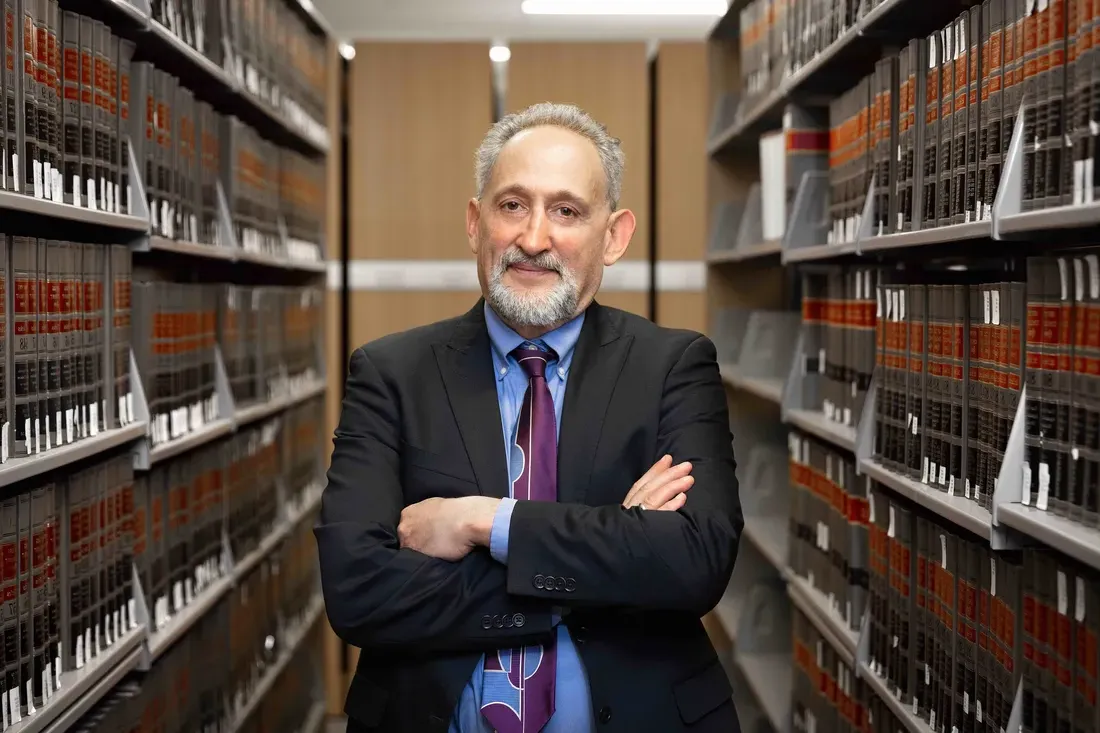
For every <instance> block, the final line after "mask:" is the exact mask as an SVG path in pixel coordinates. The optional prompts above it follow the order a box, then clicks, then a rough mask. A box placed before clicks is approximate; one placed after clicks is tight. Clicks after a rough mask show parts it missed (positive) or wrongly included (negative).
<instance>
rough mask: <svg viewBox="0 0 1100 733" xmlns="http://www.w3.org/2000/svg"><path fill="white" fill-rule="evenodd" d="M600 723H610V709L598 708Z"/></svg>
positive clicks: (605, 707)
mask: <svg viewBox="0 0 1100 733" xmlns="http://www.w3.org/2000/svg"><path fill="white" fill-rule="evenodd" d="M600 722H601V723H610V722H611V708H609V707H607V706H606V705H605V706H604V707H602V708H600Z"/></svg>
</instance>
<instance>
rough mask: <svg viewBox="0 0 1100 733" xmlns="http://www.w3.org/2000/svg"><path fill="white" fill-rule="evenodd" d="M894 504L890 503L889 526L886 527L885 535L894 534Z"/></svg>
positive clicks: (891, 536) (890, 535)
mask: <svg viewBox="0 0 1100 733" xmlns="http://www.w3.org/2000/svg"><path fill="white" fill-rule="evenodd" d="M894 531H895V530H894V505H893V504H891V505H890V526H889V527H887V528H886V536H887V537H890V538H893V536H894Z"/></svg>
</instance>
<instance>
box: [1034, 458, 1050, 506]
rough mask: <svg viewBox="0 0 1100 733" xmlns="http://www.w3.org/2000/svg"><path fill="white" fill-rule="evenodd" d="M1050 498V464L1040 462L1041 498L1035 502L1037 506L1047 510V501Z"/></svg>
mask: <svg viewBox="0 0 1100 733" xmlns="http://www.w3.org/2000/svg"><path fill="white" fill-rule="evenodd" d="M1049 500H1050V466H1048V465H1047V464H1046V463H1040V464H1039V498H1038V500H1037V501H1036V502H1035V508H1036V509H1039V510H1041V511H1044V512H1045V511H1046V510H1047V502H1048V501H1049Z"/></svg>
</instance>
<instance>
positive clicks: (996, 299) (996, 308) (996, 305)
mask: <svg viewBox="0 0 1100 733" xmlns="http://www.w3.org/2000/svg"><path fill="white" fill-rule="evenodd" d="M991 292H992V295H991V296H990V297H991V298H992V299H993V302H992V305H991V306H990V309H989V310H990V313H991V314H992V316H993V325H994V326H999V325H1001V291H1000V290H993V291H991Z"/></svg>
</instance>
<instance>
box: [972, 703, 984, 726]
mask: <svg viewBox="0 0 1100 733" xmlns="http://www.w3.org/2000/svg"><path fill="white" fill-rule="evenodd" d="M974 717H975V718H977V720H978V722H979V723H984V722H985V721H984V720H982V701H981V700H975V701H974Z"/></svg>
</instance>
